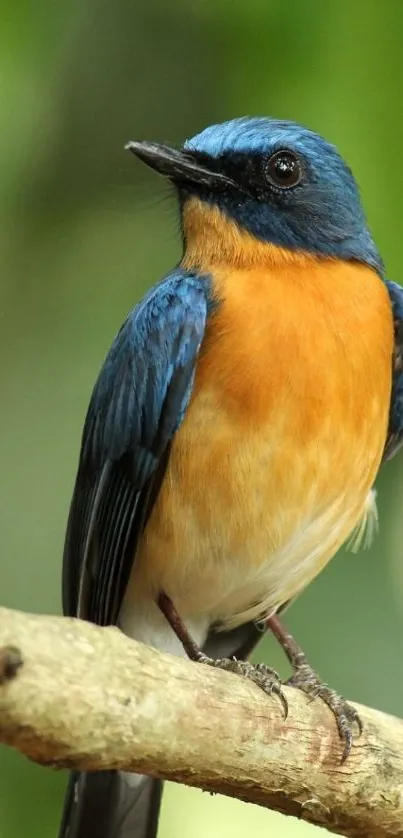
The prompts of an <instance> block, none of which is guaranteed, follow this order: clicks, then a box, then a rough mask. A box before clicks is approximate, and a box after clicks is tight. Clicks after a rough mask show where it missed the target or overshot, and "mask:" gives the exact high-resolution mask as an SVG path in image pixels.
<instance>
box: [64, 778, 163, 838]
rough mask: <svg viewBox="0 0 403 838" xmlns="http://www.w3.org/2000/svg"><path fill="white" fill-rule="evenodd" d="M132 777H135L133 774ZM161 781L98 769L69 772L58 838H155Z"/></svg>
mask: <svg viewBox="0 0 403 838" xmlns="http://www.w3.org/2000/svg"><path fill="white" fill-rule="evenodd" d="M133 779H134V777H133ZM161 795H162V783H161V782H160V780H154V779H153V778H152V777H141V778H140V777H139V782H138V785H133V784H131V783H130V782H128V780H127V779H126V777H125V775H124V774H120V773H118V772H117V771H101V772H94V773H93V774H79V773H74V774H72V775H71V777H70V780H69V785H68V788H67V792H66V798H65V804H64V810H63V817H62V823H61V826H60V831H59V838H155V836H156V835H157V828H158V815H159V810H160V805H161Z"/></svg>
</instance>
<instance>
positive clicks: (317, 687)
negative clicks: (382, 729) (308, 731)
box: [285, 657, 363, 763]
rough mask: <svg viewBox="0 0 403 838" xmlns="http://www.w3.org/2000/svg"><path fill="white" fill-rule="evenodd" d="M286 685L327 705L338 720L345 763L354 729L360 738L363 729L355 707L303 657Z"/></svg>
mask: <svg viewBox="0 0 403 838" xmlns="http://www.w3.org/2000/svg"><path fill="white" fill-rule="evenodd" d="M285 684H286V686H287V687H296V688H297V689H299V690H301V691H302V692H304V693H305V694H306V695H308V696H309V697H310V698H311V699H312V700H313V699H314V698H321V699H322V701H324V702H325V704H327V706H328V707H329V709H330V710H331V711H332V713H333V716H334V718H335V720H336V724H337V729H338V731H339V736H340V739H341V741H342V742H343V745H344V748H343V756H342V759H341V761H342V763H343V762H345V760H346V759H347V757H348V755H349V753H350V751H351V745H352V742H353V732H354V728H356V729H357V730H358V735H359V736H361V733H362V729H363V725H362V721H361V719H360V717H359V715H358V713H357V711H356V710H355V709H354V707H352V705H351V704H349V703H348V702H347V701H346V700H345V698H343V697H342V696H340V695H338V694H337V693H336V692H335V690H332V689H331V687H329V686H328V685H327V684H325V683H323V682H322V681H321V680H320V678H319V677H318V675H317V674H316V672H315V671H314V669H312V667H311V666H310V665H309V663H307V661H306V660H304V659H302V660H301V657H300V660H299V662H298V664H296V665H295V666H294V672H293V674H292V676H291V678H289V679H288V681H286V682H285Z"/></svg>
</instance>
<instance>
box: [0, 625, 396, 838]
mask: <svg viewBox="0 0 403 838" xmlns="http://www.w3.org/2000/svg"><path fill="white" fill-rule="evenodd" d="M286 692H287V698H288V701H289V706H290V712H289V717H288V720H287V721H284V719H283V717H282V712H281V707H280V705H279V702H278V700H276V699H274V698H273V699H272V698H268V697H267V696H265V695H264V694H262V693H261V692H260V691H259V690H258V688H257V687H256V686H255V685H253V684H251V683H249V682H247V681H245V680H243V679H242V678H240V677H239V676H235V675H233V674H230V673H226V672H221V671H218V670H215V669H210V668H208V667H204V666H203V665H201V664H194V663H190V662H188V661H186V660H183V659H179V658H174V657H172V656H169V655H163V654H160V653H159V652H157V651H155V650H153V649H150V648H148V647H146V646H144V645H142V644H139V643H135V642H134V641H131V640H128V639H127V638H126V637H124V635H123V634H121V633H120V632H119V631H118V630H117V629H114V628H99V627H97V626H93V625H91V624H89V623H84V622H82V621H80V620H73V619H67V618H63V617H43V616H34V615H28V614H21V613H19V612H16V611H9V610H6V609H0V741H2V742H3V743H6V744H8V745H12V746H13V747H15V748H17V749H18V750H19V751H21V752H22V753H24V754H26V755H27V756H28V757H30V758H31V759H33V760H35V761H36V762H39V763H41V764H45V765H50V766H54V767H63V768H73V767H74V768H82V769H90V770H97V769H104V768H120V769H124V770H126V771H130V770H132V771H139V772H144V773H147V774H152V775H154V776H156V777H161V778H164V779H169V780H175V781H177V782H180V783H185V784H187V785H191V786H199V787H200V788H202V789H208V790H209V791H213V792H220V793H222V794H226V795H230V796H233V797H238V798H240V799H242V800H246V801H249V802H251V803H259V804H261V805H263V806H267V807H268V808H271V809H275V810H277V811H279V812H283V813H285V814H288V815H294V816H295V817H298V818H303V819H304V820H307V821H310V822H311V823H315V824H319V825H321V826H325V827H327V829H328V830H329V831H330V832H334V833H338V834H341V835H347V836H355V838H357V836H363V837H364V836H365V838H369V836H371V838H386V836H388V838H393V837H394V836H403V722H401V721H400V720H398V719H395V718H393V717H391V716H386V715H384V714H383V713H379V712H377V711H375V710H370V709H368V708H365V707H359V708H358V709H359V712H360V715H361V718H362V720H363V722H364V733H363V735H362V737H361V738H360V739H359V740H356V743H355V744H354V746H353V749H352V753H351V755H350V757H349V758H348V760H347V762H346V763H345V764H344V765H341V764H340V757H341V745H340V742H339V739H338V736H337V732H336V727H335V723H334V720H333V718H332V716H331V713H330V711H329V710H328V709H327V708H326V707H325V706H324V705H323V704H322V703H321V702H320V701H314V702H311V703H309V702H308V701H307V699H306V698H305V697H304V696H303V695H302V694H301V693H299V692H298V691H297V690H292V689H287V691H286Z"/></svg>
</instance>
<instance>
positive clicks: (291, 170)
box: [265, 150, 302, 189]
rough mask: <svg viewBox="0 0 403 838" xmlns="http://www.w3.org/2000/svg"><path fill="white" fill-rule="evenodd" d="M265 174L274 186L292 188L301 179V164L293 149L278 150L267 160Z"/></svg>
mask: <svg viewBox="0 0 403 838" xmlns="http://www.w3.org/2000/svg"><path fill="white" fill-rule="evenodd" d="M265 174H266V178H267V180H268V181H269V182H270V183H271V184H273V186H277V187H279V188H280V189H290V188H291V187H292V186H297V184H298V183H299V182H300V180H301V174H302V172H301V164H300V161H299V159H298V157H297V155H296V154H294V153H293V152H292V151H288V150H282V151H276V152H275V153H274V154H272V155H271V157H269V159H268V160H267V162H266V166H265Z"/></svg>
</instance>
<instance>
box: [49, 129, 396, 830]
mask: <svg viewBox="0 0 403 838" xmlns="http://www.w3.org/2000/svg"><path fill="white" fill-rule="evenodd" d="M128 148H129V150H130V151H131V152H133V154H135V155H136V156H137V157H138V158H140V160H142V161H143V162H145V163H146V164H147V165H148V166H151V167H152V168H153V169H155V170H156V171H157V172H159V173H160V174H162V175H163V176H164V177H165V178H167V179H168V180H169V181H170V182H171V183H172V184H173V185H174V187H175V189H176V192H177V195H178V198H179V207H180V218H181V225H182V236H183V255H182V259H181V262H180V264H179V265H178V266H177V267H176V268H174V269H173V270H172V271H171V272H170V273H169V274H167V276H166V277H165V278H164V279H163V280H162V281H161V282H160V283H159V284H157V285H155V286H154V287H153V288H152V289H151V290H150V291H149V292H148V294H147V295H146V296H145V297H144V299H143V300H142V301H141V302H140V303H139V304H138V305H137V306H136V307H135V308H134V309H133V311H132V312H131V313H130V314H129V315H128V317H127V319H126V320H125V322H124V323H123V325H122V327H121V329H120V331H119V333H118V335H117V337H116V338H115V341H114V343H113V345H112V348H111V349H110V351H109V354H108V355H107V358H106V360H105V363H104V366H103V368H102V370H101V373H100V375H99V378H98V380H97V382H96V384H95V388H94V391H93V394H92V398H91V403H90V406H89V409H88V413H87V417H86V421H85V426H84V432H83V438H82V446H81V453H80V461H79V468H78V474H77V479H76V484H75V488H74V494H73V499H72V504H71V510H70V516H69V521H68V527H67V535H66V543H65V551H64V564H63V603H64V612H65V614H68V615H77V616H79V617H82V618H84V619H87V620H91V621H92V622H94V623H98V624H99V625H107V624H116V625H118V626H119V627H120V628H121V630H122V631H123V632H125V634H127V635H129V636H130V637H132V638H135V639H136V640H139V641H142V642H144V643H146V644H150V645H151V646H155V647H157V648H158V649H162V650H165V651H167V652H172V653H173V654H184V653H187V654H188V655H189V657H191V658H192V659H193V660H195V661H200V662H202V663H205V664H210V665H215V666H220V667H223V668H224V669H229V670H231V671H233V672H236V673H239V674H240V675H242V676H244V677H247V678H250V679H252V681H254V682H255V683H256V684H258V685H259V687H261V688H262V689H263V690H264V691H265V692H267V693H274V694H275V695H277V696H278V697H279V698H280V699H281V701H282V702H283V707H284V710H285V711H286V701H285V697H284V694H283V692H282V689H281V683H280V681H279V678H278V676H277V674H276V673H275V672H274V671H273V670H271V669H269V668H268V667H265V666H264V665H258V666H254V665H252V664H250V663H247V662H246V660H245V658H246V656H247V655H248V653H249V652H250V651H251V649H252V648H253V646H254V645H255V643H256V641H257V639H258V637H260V636H261V630H260V629H261V626H262V625H263V624H264V625H265V626H267V627H268V628H269V629H270V630H272V631H273V632H274V634H275V635H276V637H277V638H278V639H279V641H280V642H281V644H282V646H283V648H284V650H285V652H286V654H287V656H288V659H289V661H290V663H291V665H292V668H293V674H292V677H291V679H290V680H289V682H288V683H291V684H292V685H294V686H295V687H298V688H300V689H302V690H304V691H305V692H307V693H310V694H314V695H319V696H321V697H322V699H323V700H324V701H325V702H326V703H327V704H328V705H329V707H330V708H331V710H332V711H333V714H334V716H335V719H336V722H337V727H338V731H339V734H340V737H341V739H342V745H343V756H344V758H345V757H346V756H347V755H348V752H349V750H350V747H351V742H352V736H353V733H354V729H355V728H356V729H357V732H359V729H360V721H359V719H358V717H357V715H356V713H355V712H354V710H353V709H352V708H351V707H350V706H349V705H348V704H347V702H345V701H344V700H343V699H342V698H341V697H339V696H338V695H337V694H336V693H335V692H334V691H333V690H331V689H330V688H329V687H326V686H325V685H323V684H322V683H321V682H320V680H319V678H318V676H317V675H316V674H315V672H314V671H313V670H312V669H311V667H310V666H309V664H308V662H307V660H306V658H305V656H304V654H303V652H302V650H301V649H300V648H299V647H298V645H297V643H296V642H295V641H294V639H293V638H292V637H291V636H290V635H289V634H288V633H287V631H286V630H285V628H284V627H283V625H282V623H281V622H280V620H279V617H278V615H279V613H280V612H281V611H282V609H283V608H284V607H285V605H287V604H288V603H289V602H290V601H292V600H293V599H294V598H295V597H296V596H297V595H298V594H299V593H300V592H301V591H302V590H303V589H304V588H305V587H306V586H307V585H308V584H309V582H311V580H312V579H313V578H314V577H315V576H316V575H317V574H318V573H319V572H320V570H321V569H322V568H323V567H324V566H325V565H326V564H327V562H328V561H329V559H330V558H331V557H332V556H333V555H334V554H335V553H336V551H337V550H338V548H339V547H340V546H341V545H342V544H343V542H345V541H346V539H347V538H348V537H349V536H351V534H354V532H355V531H356V533H358V537H362V536H363V535H365V533H368V532H369V531H370V529H371V525H373V524H374V522H375V520H376V507H375V496H374V492H373V488H372V487H373V484H374V480H375V477H376V475H377V472H378V469H379V467H380V465H381V463H382V462H383V461H384V460H386V459H388V458H389V457H391V456H392V455H393V454H394V453H395V451H396V450H397V448H398V447H399V445H400V443H401V441H402V439H403V364H402V347H403V326H402V323H403V292H402V290H401V289H400V287H399V286H397V285H395V284H394V283H391V282H388V281H386V279H385V277H384V269H383V264H382V260H381V257H380V255H379V253H378V250H377V248H376V246H375V244H374V241H373V239H372V237H371V234H370V232H369V229H368V226H367V222H366V219H365V215H364V212H363V208H362V205H361V201H360V197H359V193H358V189H357V186H356V183H355V180H354V178H353V175H352V173H351V171H350V170H349V168H348V167H347V166H346V164H345V163H344V162H343V160H342V158H341V157H340V156H339V154H338V152H337V150H336V149H335V147H334V146H333V145H330V144H328V143H327V142H326V141H325V140H324V139H323V138H321V137H320V136H318V135H317V134H315V133H313V132H312V131H310V130H308V129H306V128H303V127H301V126H299V125H296V124H294V123H291V122H282V121H277V120H274V119H265V118H255V119H252V118H244V119H235V120H233V121H231V122H226V123H224V124H222V125H213V126H211V127H209V128H207V129H206V130H205V131H203V132H202V133H201V134H199V135H198V136H196V137H194V138H193V139H192V140H189V141H187V142H186V143H185V144H184V146H183V147H182V148H180V149H174V148H171V147H169V146H167V145H161V144H156V143H150V142H131V143H129V144H128ZM234 656H235V657H236V659H237V660H234ZM160 796H161V784H160V783H159V782H158V781H156V780H153V779H150V778H146V777H141V776H138V775H133V774H122V773H116V772H103V773H100V774H92V775H88V774H75V775H73V776H72V778H71V781H70V786H69V790H68V793H67V798H66V803H65V810H64V815H63V822H62V826H61V830H60V833H59V836H60V838H67V836H68V838H153V836H155V835H156V830H157V821H158V810H159V803H160Z"/></svg>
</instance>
